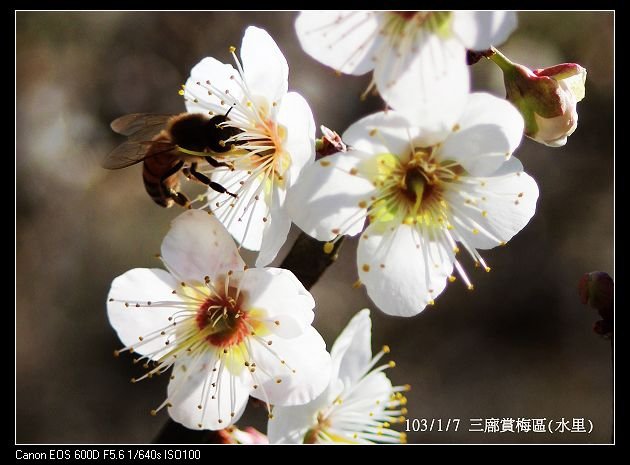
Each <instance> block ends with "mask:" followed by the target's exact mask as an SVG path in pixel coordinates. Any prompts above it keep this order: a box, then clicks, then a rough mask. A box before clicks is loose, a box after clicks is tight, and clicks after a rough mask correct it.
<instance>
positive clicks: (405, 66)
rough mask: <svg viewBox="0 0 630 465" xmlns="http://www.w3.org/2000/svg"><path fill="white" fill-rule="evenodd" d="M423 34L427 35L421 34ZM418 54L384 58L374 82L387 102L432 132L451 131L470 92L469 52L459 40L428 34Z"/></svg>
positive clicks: (419, 43)
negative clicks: (467, 59)
mask: <svg viewBox="0 0 630 465" xmlns="http://www.w3.org/2000/svg"><path fill="white" fill-rule="evenodd" d="M421 34H423V33H422V32H421ZM417 47H418V51H417V52H416V53H405V54H403V55H402V56H401V57H399V56H398V55H397V54H396V53H395V52H394V51H391V52H390V53H389V54H387V55H385V56H383V57H381V61H379V62H378V63H377V65H376V68H375V69H374V80H375V81H376V85H377V87H378V90H379V92H380V94H381V95H382V96H383V99H384V100H385V101H386V102H387V103H388V104H389V105H390V106H391V107H392V108H394V110H396V111H398V112H399V113H402V114H404V115H405V116H406V117H407V118H408V119H409V120H410V121H412V122H413V123H414V124H415V125H416V126H419V127H422V128H425V130H427V131H429V132H442V131H445V130H448V129H450V128H451V127H452V126H453V124H454V123H455V122H456V121H457V118H458V117H459V115H460V114H461V111H462V108H463V107H464V104H465V103H466V96H467V95H468V91H469V89H470V76H469V70H468V66H467V65H466V49H465V48H464V47H463V46H462V45H461V44H460V42H459V41H457V40H456V39H455V38H446V39H445V38H442V37H440V36H438V35H436V34H433V33H424V34H423V35H421V40H420V41H419V42H418V44H417Z"/></svg>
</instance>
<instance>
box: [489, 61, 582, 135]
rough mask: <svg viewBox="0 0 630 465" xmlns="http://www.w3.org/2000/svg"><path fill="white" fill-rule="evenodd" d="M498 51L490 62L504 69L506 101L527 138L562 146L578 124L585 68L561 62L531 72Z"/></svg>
mask: <svg viewBox="0 0 630 465" xmlns="http://www.w3.org/2000/svg"><path fill="white" fill-rule="evenodd" d="M494 51H495V55H493V56H492V57H491V59H492V60H493V61H494V62H495V63H497V64H498V65H499V66H500V67H501V69H502V70H503V77H504V81H505V90H506V93H507V99H508V100H509V101H510V102H512V103H513V104H514V106H516V108H518V109H519V111H520V112H521V114H522V115H523V119H524V120H525V135H526V136H528V137H530V138H531V139H534V140H535V141H537V142H540V143H542V144H545V145H548V146H550V147H561V146H563V145H564V144H566V143H567V137H569V136H570V135H571V134H573V132H574V131H575V129H576V128H577V124H578V113H577V108H576V107H577V103H578V102H579V101H580V100H582V99H583V98H584V84H585V82H586V69H585V68H583V67H582V66H580V65H578V64H576V63H562V64H559V65H555V66H551V67H549V68H543V69H535V70H531V69H529V68H527V67H525V66H522V65H519V64H516V63H512V62H511V61H509V60H508V59H507V58H505V56H503V55H501V54H500V52H498V51H496V50H494Z"/></svg>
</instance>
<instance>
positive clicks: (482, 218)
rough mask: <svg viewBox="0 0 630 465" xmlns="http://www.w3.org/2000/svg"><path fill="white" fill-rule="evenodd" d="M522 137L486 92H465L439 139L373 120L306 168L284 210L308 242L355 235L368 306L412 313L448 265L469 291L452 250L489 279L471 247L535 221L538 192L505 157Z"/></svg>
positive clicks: (501, 240) (401, 123) (384, 117)
mask: <svg viewBox="0 0 630 465" xmlns="http://www.w3.org/2000/svg"><path fill="white" fill-rule="evenodd" d="M522 135H523V118H522V117H521V115H520V114H519V112H518V111H517V110H516V109H515V108H514V107H513V106H512V105H511V104H510V103H509V102H507V101H506V100H502V99H499V98H497V97H494V96H492V95H489V94H486V93H473V94H470V96H469V98H468V99H467V102H466V105H465V108H464V110H463V112H462V114H461V115H460V116H459V118H458V121H457V123H456V124H454V125H453V126H452V127H451V128H450V130H448V131H433V130H427V129H425V128H422V127H417V126H416V125H413V124H412V123H410V122H409V121H408V120H407V119H406V118H405V117H403V116H402V115H400V114H398V113H397V112H394V111H389V112H379V113H376V114H373V115H370V116H367V117H365V118H363V119H361V120H359V121H358V122H356V123H354V124H353V125H352V126H350V128H348V130H346V132H345V133H344V134H343V136H342V138H343V140H344V142H345V143H346V144H347V145H348V151H347V152H345V153H338V154H335V155H331V156H329V157H324V158H322V159H320V160H319V161H318V162H317V163H315V164H313V165H311V166H310V167H308V168H307V169H306V170H305V172H304V173H303V174H302V178H301V180H300V183H299V184H297V185H296V186H295V187H294V188H293V189H292V192H291V194H290V197H289V209H290V211H291V212H292V215H293V218H294V221H295V223H296V224H297V225H298V226H299V227H300V228H301V229H302V230H303V231H305V232H306V233H307V234H309V235H311V236H313V237H315V238H316V239H319V240H322V241H334V240H335V239H336V238H339V237H341V235H344V234H346V235H351V236H354V235H357V234H360V233H361V238H360V240H359V246H358V253H357V266H358V272H359V278H360V281H361V282H362V283H363V284H364V285H365V287H366V289H367V293H368V295H369V296H370V298H371V299H372V300H373V301H374V302H375V303H376V305H378V307H379V308H380V309H381V310H383V311H384V312H385V313H388V314H391V315H400V316H412V315H416V314H418V313H419V312H421V311H422V310H423V309H424V308H425V307H426V306H427V305H432V304H433V303H434V299H435V298H436V297H437V296H438V295H439V294H440V293H441V292H442V290H443V289H444V288H445V286H446V282H447V281H454V280H455V276H454V275H453V274H452V273H453V266H454V267H455V269H456V270H457V272H458V274H459V275H460V276H461V278H462V279H463V281H464V282H465V283H466V285H467V286H468V288H469V289H472V288H473V285H472V283H471V281H470V279H469V277H468V276H467V274H466V272H465V271H464V269H463V267H462V265H461V264H460V261H459V259H458V257H457V255H458V253H459V252H460V248H461V249H462V250H464V251H466V252H468V254H469V255H470V256H471V257H472V259H473V260H474V262H475V264H476V265H477V266H480V267H482V268H484V269H485V270H486V271H490V268H489V267H488V266H487V264H486V262H485V261H484V260H483V258H482V257H481V255H480V254H479V252H478V250H477V249H490V248H493V247H495V246H497V245H504V244H505V243H506V242H507V241H508V240H510V239H511V238H512V236H514V235H515V234H516V233H517V232H519V231H520V230H521V229H522V228H523V227H525V225H526V224H527V223H528V222H529V220H530V218H531V217H532V216H533V215H534V212H535V209H536V201H537V199H538V186H537V185H536V182H535V181H534V180H533V179H532V178H531V177H530V176H529V175H527V174H526V173H525V172H523V166H522V165H521V163H520V162H519V161H518V160H517V159H516V158H513V157H512V156H511V155H512V152H513V151H514V150H515V149H516V148H517V147H518V145H519V143H520V141H521V138H522ZM366 218H367V219H368V226H367V228H365V231H364V223H365V219H366ZM458 243H459V245H458ZM331 249H332V246H331V244H330V243H328V244H327V245H326V247H325V250H331Z"/></svg>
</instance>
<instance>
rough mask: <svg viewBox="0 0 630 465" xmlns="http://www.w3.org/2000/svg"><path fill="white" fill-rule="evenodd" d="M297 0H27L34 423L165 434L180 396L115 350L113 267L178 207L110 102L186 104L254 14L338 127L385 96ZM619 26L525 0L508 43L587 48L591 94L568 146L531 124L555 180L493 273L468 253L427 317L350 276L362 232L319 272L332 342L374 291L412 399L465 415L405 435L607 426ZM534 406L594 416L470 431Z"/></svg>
mask: <svg viewBox="0 0 630 465" xmlns="http://www.w3.org/2000/svg"><path fill="white" fill-rule="evenodd" d="M295 16H296V13H260V12H254V13H248V12H220V13H213V12H205V13H172V12H169V13H146V12H136V13H130V12H120V13H118V12H108V13H86V12H83V13H71V12H49V13H46V12H43V13H34V12H18V13H17V21H16V28H17V29H16V44H17V63H16V66H17V70H16V80H17V87H16V93H17V106H16V108H17V110H16V120H17V148H16V175H17V179H16V181H17V183H16V222H17V224H16V227H17V231H16V232H17V237H16V362H17V367H16V428H17V431H16V440H17V441H18V442H24V443H32V442H45V443H65V442H77V443H119V442H127V443H135V442H141V443H142V442H151V440H152V439H153V438H154V437H155V435H156V434H157V433H158V431H159V430H160V429H161V428H162V426H163V425H164V423H165V422H166V421H167V415H166V413H165V412H162V413H161V414H160V415H158V416H157V417H152V416H150V415H149V411H150V409H151V408H153V407H155V406H157V405H159V404H160V403H161V402H162V400H163V398H164V397H165V395H166V382H167V379H166V378H162V379H160V378H158V379H152V380H148V381H144V382H142V383H139V384H135V385H131V384H130V383H129V378H130V377H131V376H137V375H138V373H139V371H138V370H136V368H138V369H139V368H140V367H138V366H133V365H132V363H131V359H130V358H129V357H121V358H119V359H115V358H114V357H113V356H112V352H113V350H114V349H116V348H118V347H119V345H120V343H119V341H118V340H117V337H116V335H115V333H114V330H113V329H112V328H111V327H110V326H109V323H108V320H107V316H106V312H105V298H106V295H107V291H108V289H109V286H110V283H111V281H112V279H113V278H114V277H116V276H117V275H119V274H121V273H123V272H125V271H126V270H128V269H130V268H135V267H151V266H159V263H158V262H157V260H156V259H155V258H153V256H154V254H155V253H156V252H158V251H159V248H160V243H161V241H162V238H163V236H164V234H165V233H166V232H167V230H168V226H169V222H170V220H171V219H172V218H174V217H175V216H176V215H177V214H179V213H180V210H179V209H178V208H172V209H169V210H166V209H161V208H159V207H158V206H157V205H155V204H154V203H153V202H152V201H151V200H150V199H149V197H148V196H147V195H146V193H145V191H144V188H143V185H142V180H141V166H140V165H138V166H134V167H131V168H127V169H124V170H120V171H113V172H112V171H107V170H104V169H103V168H101V167H100V162H101V160H102V159H103V157H104V156H105V155H106V154H107V153H108V152H109V151H110V150H112V149H113V148H114V147H115V146H116V145H117V144H118V143H120V142H121V138H120V137H118V136H116V135H115V134H114V133H113V132H112V131H111V130H110V129H109V122H110V121H111V120H113V119H114V118H116V117H118V116H120V115H123V114H126V113H135V112H156V113H179V112H181V111H184V105H183V101H182V98H181V97H180V96H179V95H178V94H177V91H178V89H179V88H180V85H181V84H183V83H184V82H185V80H186V77H187V75H188V73H189V71H190V69H191V68H192V66H194V65H195V64H196V63H197V62H198V61H199V60H201V59H202V58H203V57H205V56H214V57H216V58H218V59H219V60H221V61H224V62H231V57H230V56H229V54H228V47H229V46H230V45H236V46H239V45H240V42H241V38H242V35H243V32H244V30H245V28H246V27H247V26H248V25H257V26H260V27H263V28H265V29H267V31H268V32H269V33H270V34H271V35H272V36H273V37H274V38H275V40H276V41H277V43H278V45H279V46H280V48H281V49H282V51H283V52H284V54H285V56H286V58H287V61H288V63H289V66H290V76H289V87H290V89H292V90H297V91H299V92H300V93H302V94H303V95H304V96H305V97H306V99H307V100H308V101H309V102H310V104H311V107H312V109H313V112H314V115H315V121H316V123H317V124H318V125H319V124H325V125H327V126H328V127H330V128H333V129H335V130H337V131H338V132H340V133H341V132H343V130H345V128H346V127H347V126H348V125H349V124H351V123H352V122H354V121H355V120H356V119H358V118H359V117H361V116H364V115H366V114H368V113H371V112H373V111H376V110H380V109H382V106H383V104H382V102H381V101H380V100H379V98H378V97H370V98H368V100H367V101H365V102H361V101H360V100H359V95H360V94H361V93H362V92H363V91H364V90H365V89H366V87H367V86H368V84H369V80H370V77H369V76H368V75H366V76H362V77H351V76H342V77H338V76H336V75H335V73H334V72H333V71H332V70H331V69H328V68H326V67H324V66H323V65H321V64H319V63H318V62H316V61H314V60H313V59H311V58H310V57H309V56H307V55H306V54H305V53H304V52H302V50H301V49H300V47H299V43H298V42H297V38H296V35H295V32H294V29H293V23H294V19H295ZM584 31H590V32H589V33H587V34H585V33H584ZM612 44H613V14H612V13H597V12H584V13H566V12H553V13H536V12H530V13H519V28H518V30H517V31H516V32H515V33H514V34H513V35H512V37H511V38H510V39H509V41H508V43H507V44H505V45H504V46H503V47H502V50H504V51H505V53H506V54H507V55H508V56H509V57H510V58H512V59H513V60H515V61H518V62H520V63H522V64H525V65H527V66H529V67H531V68H539V67H544V66H549V65H553V64H557V63H561V62H579V63H580V64H582V65H583V66H585V67H586V68H587V70H588V79H587V82H586V98H585V99H584V100H583V101H582V102H581V103H580V104H579V105H578V110H579V115H580V123H579V127H578V129H577V131H576V133H575V134H574V135H572V136H571V137H570V138H569V142H568V144H567V145H566V146H565V147H563V148H560V149H552V148H547V147H544V146H542V145H539V144H537V143H535V142H532V141H530V140H527V139H525V140H523V143H522V145H521V147H520V148H519V150H518V151H517V152H516V156H517V157H518V158H520V159H521V160H522V161H523V163H524V165H525V169H526V170H527V171H528V172H529V173H530V174H531V175H532V176H533V177H534V178H535V179H536V180H537V182H538V184H539V186H540V193H541V196H540V198H539V200H538V209H537V212H536V215H535V217H534V218H533V220H532V221H531V222H530V223H529V225H528V226H527V227H526V228H525V229H524V230H523V231H522V232H521V233H520V234H518V235H517V236H516V237H515V238H514V239H513V240H512V241H510V243H509V244H508V246H507V247H500V248H496V249H494V250H490V251H487V252H484V258H485V259H486V261H487V262H488V264H489V265H490V266H491V267H492V272H491V273H484V272H482V271H476V270H474V269H473V266H472V263H470V262H465V263H464V264H465V266H466V269H467V270H469V271H470V272H471V278H472V279H473V280H474V283H475V291H474V292H473V293H470V292H468V291H467V290H466V289H465V287H464V286H463V285H462V284H461V282H460V281H459V280H458V281H457V282H455V283H453V284H450V285H449V286H448V288H447V290H446V291H445V292H444V293H443V294H442V295H441V296H440V297H439V299H437V303H436V305H435V307H432V308H431V307H430V308H427V310H426V311H424V312H423V313H421V314H420V315H418V316H417V317H415V318H411V319H404V320H403V319H401V318H394V317H388V316H386V315H384V314H382V313H380V312H379V311H378V310H377V309H376V308H375V307H374V306H373V305H372V304H371V302H370V300H369V299H368V298H367V296H366V293H365V289H354V288H352V286H351V285H352V283H353V282H354V281H355V279H356V277H357V274H356V273H357V272H356V262H355V252H356V241H354V240H347V241H346V243H345V244H344V245H343V247H342V250H341V253H340V256H339V259H338V261H337V262H336V263H335V264H334V265H333V266H332V267H331V268H329V270H328V271H327V273H326V274H325V275H324V276H323V278H322V279H321V280H320V282H319V283H318V284H317V285H316V286H315V287H314V288H313V290H312V292H313V294H314V296H315V299H316V301H317V309H316V319H315V323H314V325H315V327H316V328H317V329H318V330H319V331H320V332H321V333H322V335H323V336H324V338H325V339H326V341H327V343H328V347H329V348H330V346H331V344H332V342H333V341H334V340H335V338H336V336H337V334H338V333H339V331H340V330H341V328H342V327H343V326H344V325H345V324H346V323H347V321H348V320H349V319H350V318H351V316H352V315H354V313H355V312H356V311H358V310H359V309H361V308H364V307H369V308H372V309H373V312H372V318H373V326H374V332H373V336H372V338H373V347H374V349H375V350H378V348H379V347H380V346H381V345H383V344H389V345H390V346H391V349H392V354H391V356H392V358H393V359H394V360H395V361H396V363H397V367H396V368H395V369H392V370H389V371H388V375H389V376H390V378H391V379H392V381H393V382H394V384H405V383H410V384H411V385H412V391H411V392H410V393H409V396H408V397H409V402H408V409H409V414H408V417H409V418H410V419H413V418H418V419H422V418H427V419H429V420H430V419H432V418H435V419H438V418H442V419H448V418H460V419H461V420H462V422H461V426H460V430H459V431H458V432H452V431H451V432H433V433H428V432H424V433H422V432H417V433H413V432H410V433H409V442H417V443H438V442H446V443H471V442H483V443H487V442H518V443H520V442H571V443H583V442H592V443H605V442H610V440H611V423H612V413H611V412H612V371H611V356H610V355H611V354H610V343H609V341H606V340H603V339H601V338H600V337H598V336H597V335H595V334H594V333H593V332H592V325H593V323H594V322H595V321H596V320H597V316H596V312H595V311H594V310H592V309H590V308H588V307H586V306H583V305H581V304H580V302H579V299H578V295H577V290H576V288H577V283H578V280H579V278H580V277H581V276H582V274H583V273H585V272H588V271H593V270H602V271H607V272H608V273H610V274H611V275H613V103H614V99H613V51H612V50H613V45H612ZM473 70H474V71H473V79H474V80H473V86H474V88H476V89H485V90H489V91H490V92H492V93H494V94H495V95H498V96H503V95H504V90H503V84H502V77H501V74H500V72H499V70H498V68H496V67H495V66H494V65H493V64H492V63H490V62H488V61H486V60H482V61H481V62H480V63H478V64H477V65H475V66H474V67H473ZM297 233H298V231H292V235H291V236H290V241H292V240H294V239H295V237H296V236H297ZM290 245H291V244H290V242H288V243H287V245H286V246H285V248H284V249H283V251H282V252H281V254H280V256H279V258H278V260H277V261H276V262H274V263H279V262H280V261H281V259H282V257H283V256H284V255H286V253H287V252H288V250H289V248H290ZM253 257H254V256H253V255H252V254H249V255H247V257H246V259H247V260H248V261H249V263H252V258H253ZM613 277H614V276H613ZM519 417H525V418H546V419H547V421H548V420H552V419H553V420H560V419H562V418H563V417H564V418H565V419H569V421H571V420H572V419H573V418H585V419H586V420H590V421H592V422H593V425H594V428H593V431H592V433H591V434H584V433H582V434H579V433H564V434H558V433H555V434H534V433H529V434H510V433H504V434H484V433H479V432H469V431H468V427H469V419H475V418H519ZM264 418H265V415H264V409H261V408H258V409H256V408H252V409H248V411H247V412H246V414H245V416H244V417H243V419H242V420H241V421H239V422H238V424H239V425H242V426H246V425H247V424H254V425H257V426H258V427H259V428H262V429H263V431H264V424H265V421H264Z"/></svg>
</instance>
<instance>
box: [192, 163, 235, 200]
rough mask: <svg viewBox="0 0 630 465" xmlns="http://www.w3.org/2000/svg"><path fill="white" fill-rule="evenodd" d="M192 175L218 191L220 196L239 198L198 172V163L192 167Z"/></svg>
mask: <svg viewBox="0 0 630 465" xmlns="http://www.w3.org/2000/svg"><path fill="white" fill-rule="evenodd" d="M190 174H192V175H193V176H194V177H195V178H197V179H198V180H199V181H201V182H202V183H204V184H205V185H206V186H208V187H209V188H210V189H212V190H214V191H217V192H218V193H219V194H227V195H231V196H232V197H234V198H237V195H236V194H233V193H231V192H228V191H227V189H226V188H225V187H223V186H222V185H221V184H219V183H218V182H214V181H211V180H210V178H209V177H208V176H206V175H205V174H201V173H200V172H198V171H197V163H193V164H192V165H190Z"/></svg>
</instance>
